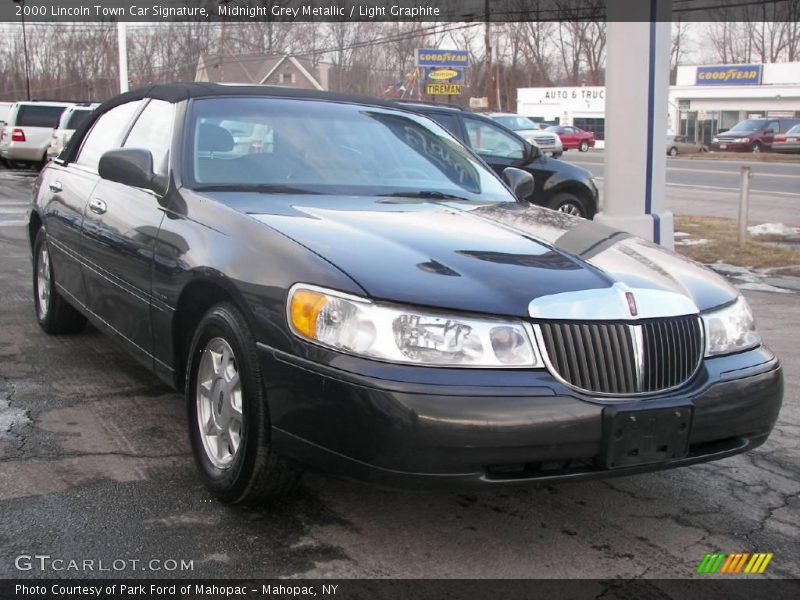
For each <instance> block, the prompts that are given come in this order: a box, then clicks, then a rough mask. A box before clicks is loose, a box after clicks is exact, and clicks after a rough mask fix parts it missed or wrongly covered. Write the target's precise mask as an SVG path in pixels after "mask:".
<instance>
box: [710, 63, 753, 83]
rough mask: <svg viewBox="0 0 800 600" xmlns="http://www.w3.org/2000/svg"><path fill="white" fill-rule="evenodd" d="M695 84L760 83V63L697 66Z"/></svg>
mask: <svg viewBox="0 0 800 600" xmlns="http://www.w3.org/2000/svg"><path fill="white" fill-rule="evenodd" d="M695 85H761V65H720V66H716V67H697V75H696V78H695Z"/></svg>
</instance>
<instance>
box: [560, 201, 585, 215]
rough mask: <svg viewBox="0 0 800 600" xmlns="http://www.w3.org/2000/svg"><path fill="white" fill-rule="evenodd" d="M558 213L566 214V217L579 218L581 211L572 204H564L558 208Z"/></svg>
mask: <svg viewBox="0 0 800 600" xmlns="http://www.w3.org/2000/svg"><path fill="white" fill-rule="evenodd" d="M558 212H562V213H567V214H568V215H572V216H573V217H580V216H581V209H580V208H578V207H577V206H576V205H575V204H573V203H572V202H566V203H564V204H562V205H561V206H559V207H558Z"/></svg>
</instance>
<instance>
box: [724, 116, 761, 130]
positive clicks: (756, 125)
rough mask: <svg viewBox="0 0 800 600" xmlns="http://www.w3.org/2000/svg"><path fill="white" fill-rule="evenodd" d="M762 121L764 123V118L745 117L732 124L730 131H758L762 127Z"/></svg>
mask: <svg viewBox="0 0 800 600" xmlns="http://www.w3.org/2000/svg"><path fill="white" fill-rule="evenodd" d="M764 123H766V120H764V119H747V120H746V121H741V122H739V123H737V124H736V125H734V126H733V129H731V131H758V130H759V129H761V128H762V127H764Z"/></svg>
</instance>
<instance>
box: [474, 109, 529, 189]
mask: <svg viewBox="0 0 800 600" xmlns="http://www.w3.org/2000/svg"><path fill="white" fill-rule="evenodd" d="M462 119H463V121H464V129H465V130H466V134H467V141H468V143H469V145H470V147H471V148H472V149H473V150H474V151H475V152H476V153H477V154H478V155H479V156H480V157H481V158H482V159H483V160H485V161H486V163H487V164H488V165H489V166H490V167H491V168H492V169H493V170H494V171H495V172H496V173H497V174H498V175H500V174H502V173H503V170H504V169H505V168H506V167H514V166H517V165H519V164H520V163H522V162H523V161H524V160H525V156H526V153H527V148H526V147H525V142H523V141H522V140H521V139H520V138H518V137H516V136H514V135H512V134H510V133H508V132H507V131H505V130H504V129H502V128H501V127H499V126H497V125H494V124H492V123H488V122H487V121H483V120H481V119H476V118H473V117H468V116H463V117H462Z"/></svg>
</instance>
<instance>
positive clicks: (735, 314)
mask: <svg viewBox="0 0 800 600" xmlns="http://www.w3.org/2000/svg"><path fill="white" fill-rule="evenodd" d="M703 324H704V326H705V330H706V356H717V355H719V354H730V353H731V352H739V351H740V350H747V349H748V348H754V347H755V346H758V345H759V344H760V343H761V336H760V335H758V332H757V331H756V325H755V321H754V320H753V313H752V312H750V307H749V306H748V305H747V301H746V300H745V299H744V298H743V297H742V296H739V298H737V300H736V302H734V303H733V304H731V305H730V306H726V307H725V308H723V309H721V310H716V311H714V312H710V313H706V314H704V315H703Z"/></svg>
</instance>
